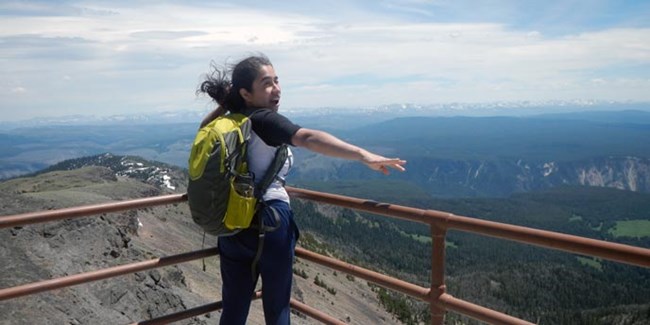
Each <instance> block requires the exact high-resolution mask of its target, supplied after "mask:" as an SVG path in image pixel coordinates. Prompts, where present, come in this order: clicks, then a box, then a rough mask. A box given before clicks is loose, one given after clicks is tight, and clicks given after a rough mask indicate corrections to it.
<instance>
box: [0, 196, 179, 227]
mask: <svg viewBox="0 0 650 325" xmlns="http://www.w3.org/2000/svg"><path fill="white" fill-rule="evenodd" d="M183 201H187V195H186V194H170V195H162V196H154V197H148V198H143V199H136V200H129V201H120V202H111V203H101V204H93V205H85V206H80V207H73V208H65V209H58V210H46V211H38V212H30V213H24V214H17V215H11V216H0V229H2V228H9V227H18V226H24V225H28V224H34V223H41V222H50V221H56V220H62V219H72V218H79V217H86V216H90V215H95V214H101V213H110V212H118V211H125V210H131V209H140V208H147V207H151V206H156V205H165V204H172V203H180V202H183Z"/></svg>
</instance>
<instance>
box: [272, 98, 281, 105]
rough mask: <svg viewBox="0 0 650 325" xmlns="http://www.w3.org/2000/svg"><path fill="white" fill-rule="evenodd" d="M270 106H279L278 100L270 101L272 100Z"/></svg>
mask: <svg viewBox="0 0 650 325" xmlns="http://www.w3.org/2000/svg"><path fill="white" fill-rule="evenodd" d="M271 104H273V105H274V106H277V105H278V104H280V98H278V99H272V100H271Z"/></svg>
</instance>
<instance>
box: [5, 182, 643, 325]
mask: <svg viewBox="0 0 650 325" xmlns="http://www.w3.org/2000/svg"><path fill="white" fill-rule="evenodd" d="M287 190H288V191H289V194H290V195H291V196H292V197H296V198H303V199H308V200H312V201H316V202H322V203H327V204H333V205H338V206H342V207H347V208H351V209H355V210H361V211H367V212H371V213H375V214H380V215H384V216H389V217H395V218H400V219H404V220H410V221H416V222H421V223H424V224H428V225H429V226H430V227H431V229H432V236H433V239H434V246H436V245H437V246H441V247H434V256H433V261H437V262H438V263H437V264H440V265H432V279H433V280H434V281H432V287H431V288H423V287H420V286H417V285H414V284H411V283H408V282H405V281H402V280H399V279H395V278H392V277H389V276H386V275H383V274H380V273H377V272H374V271H370V270H366V269H363V268H360V267H358V266H355V265H352V264H348V263H344V262H341V261H339V260H336V259H333V258H329V257H326V256H322V255H319V254H315V253H313V252H310V251H307V250H304V249H301V248H297V249H296V255H297V256H299V257H302V258H305V259H308V260H310V261H313V262H315V263H319V264H322V265H325V266H328V267H331V268H333V269H336V270H340V271H342V272H346V273H348V274H351V275H355V276H358V277H360V278H363V279H366V280H368V281H371V282H374V283H376V284H378V285H381V286H383V287H386V288H388V289H391V290H395V291H399V292H402V293H405V294H408V295H410V296H413V297H415V298H418V299H420V300H423V301H427V302H429V303H430V304H431V306H432V311H435V309H436V308H442V309H441V310H451V311H455V312H458V313H461V314H464V315H467V316H470V317H473V318H476V319H478V320H482V321H485V322H488V323H494V324H531V323H528V322H526V321H523V320H520V319H517V318H514V317H511V316H508V315H505V314H503V313H500V312H497V311H494V310H491V309H488V308H485V307H481V306H478V305H474V304H472V303H469V302H467V301H463V300H461V299H457V298H454V297H452V296H450V295H449V294H447V293H445V287H444V245H441V244H440V242H443V241H444V236H445V231H446V230H447V229H457V230H462V231H467V232H473V233H477V234H481V235H487V236H492V237H496V238H502V239H507V240H513V241H517V242H522V243H527V244H532V245H537V246H541V247H545V248H550V249H554V250H562V251H567V252H572V253H578V254H584V255H589V256H596V257H601V258H604V259H608V260H613V261H617V262H622V263H627V264H632V265H638V266H643V267H650V249H646V248H641V247H634V246H628V245H623V244H617V243H611V242H606V241H601V240H595V239H589V238H584V237H579V236H572V235H566V234H561V233H556V232H551V231H545V230H539V229H534V228H527V227H521V226H514V225H509V224H502V223H498V222H492V221H486V220H480V219H474V218H469V217H464V216H457V215H454V214H451V213H447V212H441V211H435V210H422V209H416V208H410V207H404V206H399V205H394V204H388V203H380V202H375V201H372V200H364V199H358V198H351V197H346V196H340V195H335V194H328V193H321V192H315V191H310V190H304V189H297V188H292V187H287ZM186 200H187V196H186V195H185V194H174V195H166V196H158V197H152V198H144V199H137V200H131V201H123V202H113V203H106V204H97V205H89V206H83V207H75V208H66V209H59V210H51V211H42V212H33V213H26V214H20V215H13V216H4V217H0V229H1V228H8V227H17V226H23V225H27V224H33V223H41V222H48V221H55V220H61V219H69V218H77V217H84V216H89V215H95V214H101V213H110V212H118V211H124V210H130V209H137V208H145V207H150V206H157V205H164V204H174V203H180V202H183V201H186ZM438 237H440V238H438ZM441 249H442V252H438V253H436V252H437V251H439V250H441ZM213 255H217V251H216V248H210V249H206V250H202V251H196V252H190V253H185V254H179V255H175V256H169V257H163V258H159V259H154V260H150V261H144V262H138V263H133V264H129V265H123V266H117V267H112V268H108V269H104V270H99V271H93V272H87V273H82V274H78V275H72V276H66V277H62V278H59V279H52V280H46V281H41V282H36V283H32V284H26V285H21V286H17V287H13V288H7V289H0V301H1V300H5V299H10V298H14V297H19V296H24V295H28V294H33V293H38V292H43V291H47V290H52V289H57V288H62V287H67V286H71V285H76V284H80V283H85V282H90V281H97V280H101V279H106V278H110V277H113V276H118V275H123V274H128V273H134V272H138V271H141V270H146V269H152V268H157V267H162V266H166V265H171V264H177V263H181V262H185V261H189V260H194V259H199V258H202V257H207V256H213ZM434 264H436V263H434ZM291 305H292V307H293V308H294V309H296V310H299V311H301V312H303V313H305V314H306V315H308V316H311V317H314V318H315V319H318V320H320V321H321V322H324V323H327V324H341V321H340V320H337V319H335V318H332V317H330V316H328V315H326V314H323V313H322V312H320V311H318V310H315V309H313V308H311V307H309V306H306V305H304V304H302V303H300V302H297V301H295V300H293V299H292V301H291ZM219 308H220V302H217V303H213V304H208V305H205V306H200V307H196V308H193V309H190V310H186V311H182V312H179V313H176V314H172V315H167V316H163V317H160V318H158V319H156V320H149V321H147V322H149V323H146V322H141V323H139V324H158V323H166V322H170V321H175V320H180V319H185V318H187V317H192V316H196V315H200V314H203V313H205V312H209V311H213V310H217V309H219ZM434 316H436V317H435V319H436V320H435V321H434V320H433V319H432V321H433V322H434V323H436V324H437V323H440V324H441V323H442V319H444V318H440V317H439V316H440V315H434ZM443 317H444V316H443Z"/></svg>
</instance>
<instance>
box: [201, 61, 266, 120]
mask: <svg viewBox="0 0 650 325" xmlns="http://www.w3.org/2000/svg"><path fill="white" fill-rule="evenodd" d="M265 65H270V66H272V65H273V64H271V61H270V60H269V58H267V57H266V56H265V55H264V54H261V53H260V54H257V55H254V56H250V57H248V58H246V59H243V60H241V61H239V62H238V63H237V64H235V65H234V66H232V67H228V65H224V66H223V67H220V66H218V65H217V64H215V63H214V62H212V63H211V64H210V67H211V70H212V71H211V72H210V74H207V75H206V76H205V81H203V82H202V83H201V84H200V86H199V88H198V89H197V91H196V93H197V95H198V94H199V93H206V94H208V95H209V96H210V97H211V98H212V99H213V100H214V101H215V102H216V103H218V104H219V105H220V106H221V107H223V108H225V109H226V110H228V111H229V112H231V113H237V112H241V111H243V110H244V109H245V108H246V101H244V98H242V97H241V95H240V94H239V90H240V89H242V88H243V89H246V90H247V91H252V88H253V81H255V78H257V75H258V74H259V71H260V69H261V68H262V67H263V66H265ZM229 75H230V78H229Z"/></svg>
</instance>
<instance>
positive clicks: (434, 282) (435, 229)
mask: <svg viewBox="0 0 650 325" xmlns="http://www.w3.org/2000/svg"><path fill="white" fill-rule="evenodd" d="M430 228H431V291H430V295H431V297H430V299H429V308H430V309H429V310H430V311H431V324H432V325H443V324H444V323H445V314H446V310H445V308H444V307H443V304H442V303H441V301H440V297H441V296H442V295H443V294H445V292H446V286H445V237H446V235H447V229H445V228H442V227H440V226H439V225H438V224H436V223H434V222H432V223H431V226H430Z"/></svg>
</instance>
